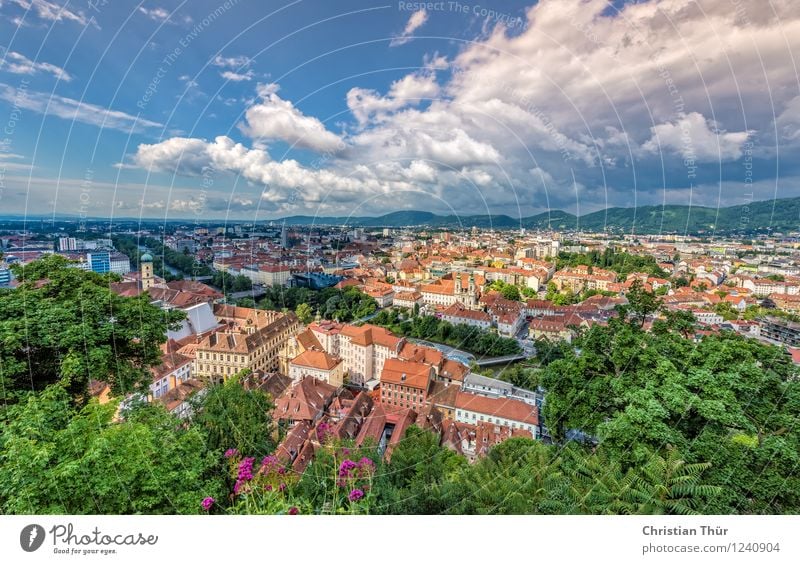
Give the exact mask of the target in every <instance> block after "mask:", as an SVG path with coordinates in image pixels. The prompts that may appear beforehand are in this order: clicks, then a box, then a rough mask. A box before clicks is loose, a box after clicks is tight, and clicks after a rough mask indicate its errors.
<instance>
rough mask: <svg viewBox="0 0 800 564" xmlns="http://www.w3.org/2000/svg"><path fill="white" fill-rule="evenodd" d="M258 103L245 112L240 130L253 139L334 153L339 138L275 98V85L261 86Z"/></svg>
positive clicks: (280, 99)
mask: <svg viewBox="0 0 800 564" xmlns="http://www.w3.org/2000/svg"><path fill="white" fill-rule="evenodd" d="M258 92H259V98H260V100H259V102H258V103H256V104H254V105H252V106H250V107H249V108H248V109H247V111H246V112H245V123H243V124H241V126H240V129H241V131H242V132H243V133H244V134H245V135H247V136H248V137H250V138H252V139H259V140H267V141H269V140H281V141H285V142H287V143H289V144H290V145H293V146H295V147H303V148H307V149H313V150H315V151H321V152H328V151H337V150H339V149H340V148H341V146H342V141H341V140H340V139H339V137H338V136H337V135H336V134H335V133H332V132H330V131H328V130H327V129H326V128H325V125H324V124H323V123H322V122H321V121H320V120H319V119H317V118H315V117H312V116H306V115H304V114H303V113H302V112H301V111H300V110H298V109H297V108H295V107H294V105H293V104H292V103H291V102H290V101H288V100H284V99H282V98H281V97H280V96H278V86H277V85H276V84H267V85H260V86H259V89H258Z"/></svg>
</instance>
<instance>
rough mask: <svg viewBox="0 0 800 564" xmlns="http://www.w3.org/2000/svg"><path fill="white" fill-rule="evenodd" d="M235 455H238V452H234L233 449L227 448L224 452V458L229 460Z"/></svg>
mask: <svg viewBox="0 0 800 564" xmlns="http://www.w3.org/2000/svg"><path fill="white" fill-rule="evenodd" d="M237 454H239V451H238V450H236V449H235V448H229V449H228V450H226V451H225V458H231V457H233V456H236V455H237Z"/></svg>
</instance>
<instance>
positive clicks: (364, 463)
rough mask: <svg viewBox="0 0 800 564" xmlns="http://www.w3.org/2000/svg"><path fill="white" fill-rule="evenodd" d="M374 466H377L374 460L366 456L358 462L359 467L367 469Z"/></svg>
mask: <svg viewBox="0 0 800 564" xmlns="http://www.w3.org/2000/svg"><path fill="white" fill-rule="evenodd" d="M374 464H375V463H374V462H372V460H371V459H369V458H367V457H366V456H365V457H364V458H362V459H361V460H359V461H358V465H359V466H366V467H370V466H374Z"/></svg>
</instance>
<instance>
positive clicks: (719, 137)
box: [642, 112, 750, 162]
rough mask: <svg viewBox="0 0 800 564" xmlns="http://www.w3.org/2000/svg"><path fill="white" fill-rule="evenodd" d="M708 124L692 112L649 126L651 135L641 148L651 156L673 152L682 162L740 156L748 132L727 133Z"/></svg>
mask: <svg viewBox="0 0 800 564" xmlns="http://www.w3.org/2000/svg"><path fill="white" fill-rule="evenodd" d="M711 125H712V124H710V123H709V122H708V121H707V120H706V118H704V117H703V116H702V114H699V113H697V112H692V113H690V114H688V115H683V116H681V117H680V118H679V119H678V120H676V121H675V122H669V123H661V124H659V125H656V126H655V127H652V128H651V130H650V131H651V132H652V134H653V136H652V137H651V138H650V139H649V140H648V141H647V142H646V143H645V144H644V145H642V148H643V149H644V150H645V151H650V152H652V153H657V152H658V151H659V150H662V151H663V150H670V151H674V152H675V153H678V154H679V155H681V156H682V157H683V158H684V159H685V160H690V161H695V162H720V161H731V160H736V159H738V158H739V157H741V156H742V145H743V144H744V143H745V142H746V141H747V138H748V137H749V135H750V133H748V132H747V131H739V132H732V133H728V132H726V131H719V130H717V129H716V128H713V129H712V127H711Z"/></svg>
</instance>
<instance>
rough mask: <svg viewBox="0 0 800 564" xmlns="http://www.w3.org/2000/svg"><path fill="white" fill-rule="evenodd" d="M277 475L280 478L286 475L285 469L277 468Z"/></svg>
mask: <svg viewBox="0 0 800 564" xmlns="http://www.w3.org/2000/svg"><path fill="white" fill-rule="evenodd" d="M278 474H280V475H281V476H283V475H284V474H286V468H283V467H281V468H278Z"/></svg>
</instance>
